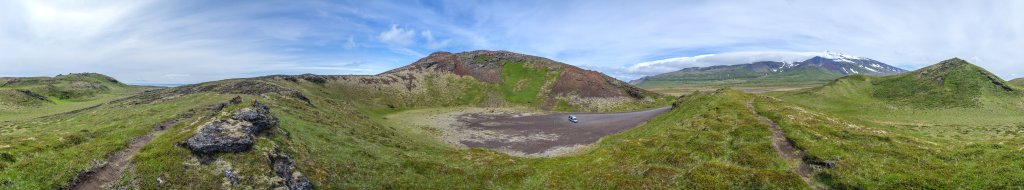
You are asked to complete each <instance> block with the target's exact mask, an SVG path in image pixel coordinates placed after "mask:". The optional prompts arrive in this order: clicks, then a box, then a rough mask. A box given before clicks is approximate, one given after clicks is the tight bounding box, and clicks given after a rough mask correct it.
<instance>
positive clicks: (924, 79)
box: [772, 58, 1024, 126]
mask: <svg viewBox="0 0 1024 190" xmlns="http://www.w3.org/2000/svg"><path fill="white" fill-rule="evenodd" d="M772 96H775V97H779V98H781V99H784V100H786V101H788V102H793V103H797V104H799V105H801V106H805V107H809V108H815V109H818V110H823V111H827V112H832V113H837V114H839V115H842V116H848V119H851V120H866V121H871V122H882V123H900V124H904V123H906V124H925V123H927V124H934V125H949V126H953V125H1005V124H1007V123H1014V122H1018V120H1019V119H1017V118H1020V117H1021V116H1024V115H1022V114H1024V113H1022V112H1020V110H1024V93H1022V91H1021V89H1020V88H1019V87H1014V86H1010V85H1007V82H1006V81H1003V80H1002V79H1000V78H999V77H997V76H995V75H993V74H992V73H990V72H988V71H986V70H985V69H983V68H981V67H978V66H975V65H973V64H971V63H968V62H966V61H964V60H961V59H957V58H953V59H949V60H945V61H942V62H940V63H937V64H935V65H932V66H928V67H925V68H922V69H919V70H917V71H913V72H907V73H903V74H899V75H894V76H887V77H872V76H864V75H852V76H847V77H843V78H840V79H837V80H835V81H833V82H831V83H829V84H827V85H825V86H822V87H817V88H812V89H807V90H801V91H795V92H782V93H773V94H772ZM950 115H956V116H958V117H950ZM964 118H969V119H964Z"/></svg>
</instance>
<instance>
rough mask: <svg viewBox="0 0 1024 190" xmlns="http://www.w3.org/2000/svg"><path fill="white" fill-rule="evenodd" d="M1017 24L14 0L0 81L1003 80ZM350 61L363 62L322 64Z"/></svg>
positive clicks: (733, 8)
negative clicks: (509, 66) (942, 66)
mask: <svg viewBox="0 0 1024 190" xmlns="http://www.w3.org/2000/svg"><path fill="white" fill-rule="evenodd" d="M228 5H230V6H228ZM538 5H543V6H538ZM309 13H313V14H309ZM1021 18H1024V1H975V0H953V1H944V2H943V3H934V2H928V1H884V0H865V1H853V0H851V1H843V0H840V1H812V0H766V1H763V0H757V1H754V0H751V1H745V0H740V1H700V2H694V1H661V0H653V1H639V2H625V1H617V0H607V1H605V0H598V1H583V0H566V1H534V2H522V1H483V2H474V1H441V2H438V3H409V2H405V1H305V2H291V1H276V2H275V1H249V2H245V3H222V2H217V1H198V2H194V1H168V0H139V1H110V2H104V1H27V0H25V1H19V0H12V1H0V52H2V53H0V68H3V69H0V75H4V76H12V75H13V76H26V75H56V74H59V73H68V72H85V71H91V72H101V73H105V74H109V75H112V76H114V77H115V78H118V79H121V80H122V81H142V80H164V81H154V82H167V83H183V82H201V81H209V80H217V79H224V78H232V77H251V76H255V75H259V74H293V73H306V72H313V73H319V74H352V73H359V74H367V73H368V74H373V72H380V71H385V70H388V69H391V68H394V67H399V66H402V65H405V64H408V63H411V62H413V61H415V60H416V59H419V58H421V57H422V56H425V54H428V53H429V52H430V51H452V52H461V51H469V50H475V49H495V50H509V51H515V52H520V53H526V54H532V55H538V56H543V57H548V58H551V59H554V60H558V61H562V62H565V63H569V64H575V65H580V66H585V67H587V68H594V69H597V70H598V71H602V72H607V73H609V75H612V76H616V77H618V78H620V79H631V78H630V77H636V76H637V75H640V74H650V73H654V72H659V71H664V70H669V69H673V68H678V67H686V66H702V65H705V66H706V64H714V63H728V62H732V61H744V60H742V58H741V57H742V56H743V55H742V54H737V53H730V52H747V53H750V52H818V51H823V50H834V51H838V52H844V53H851V54H855V55H859V56H864V57H870V58H872V59H876V60H879V61H882V62H885V63H889V64H891V65H894V66H898V67H901V68H905V69H915V68H920V67H923V66H926V65H929V64H933V63H936V62H938V61H941V60H944V59H948V58H951V57H962V58H969V60H970V61H972V62H974V63H976V64H978V65H980V66H982V67H985V68H987V69H989V70H991V71H993V72H995V73H996V74H998V75H1000V76H1001V77H1004V78H1010V77H1013V76H1020V75H1019V74H1017V73H1022V72H1021V71H1024V62H1022V61H1020V60H1024V54H1021V53H1018V52H1017V51H1018V49H1020V47H1019V46H1020V45H1021V44H1024V22H1022V21H1021ZM400 26H401V27H400ZM339 42H340V43H341V44H339ZM705 54H716V56H710V57H706V58H700V59H698V55H705ZM725 55H731V56H725ZM680 56H684V57H689V58H680V59H678V60H675V61H669V60H663V61H655V60H661V59H664V58H670V57H680ZM750 56H755V57H756V56H763V55H750ZM712 58H714V59H712ZM725 58H730V59H725ZM718 59H724V60H718ZM736 59H739V60H736ZM357 60H358V61H366V62H367V63H368V64H365V65H358V66H337V65H336V64H333V63H347V62H353V61H357ZM643 62H650V63H646V64H642V65H636V66H634V64H636V63H643ZM329 67H330V68H333V67H344V68H345V69H326V68H329ZM315 68H324V70H315ZM348 68H351V69H348ZM356 70H358V71H356ZM165 74H189V75H190V77H180V78H175V79H173V80H171V79H162V78H161V77H158V76H162V75H165ZM154 76H157V77H154ZM154 78H157V79H154Z"/></svg>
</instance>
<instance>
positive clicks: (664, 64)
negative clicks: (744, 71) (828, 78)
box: [621, 51, 825, 75]
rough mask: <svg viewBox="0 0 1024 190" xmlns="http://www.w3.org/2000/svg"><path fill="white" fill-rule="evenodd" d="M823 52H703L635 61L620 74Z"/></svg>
mask: <svg viewBox="0 0 1024 190" xmlns="http://www.w3.org/2000/svg"><path fill="white" fill-rule="evenodd" d="M824 54H825V53H823V52H787V51H764V52H728V53H720V54H704V55H697V56H690V57H674V58H668V59H661V60H654V61H647V62H641V63H637V64H635V65H632V66H629V67H626V68H625V70H624V71H623V72H621V74H629V75H656V74H661V73H666V72H672V71H677V70H680V69H684V68H689V67H707V66H714V65H736V64H745V63H753V62H758V61H777V62H799V61H804V60H807V59H810V58H812V57H814V56H822V55H824Z"/></svg>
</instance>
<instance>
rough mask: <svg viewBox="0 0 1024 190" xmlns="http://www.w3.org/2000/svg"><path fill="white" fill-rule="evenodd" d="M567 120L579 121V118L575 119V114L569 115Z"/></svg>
mask: <svg viewBox="0 0 1024 190" xmlns="http://www.w3.org/2000/svg"><path fill="white" fill-rule="evenodd" d="M569 122H572V123H579V122H580V120H579V119H576V116H575V115H569Z"/></svg>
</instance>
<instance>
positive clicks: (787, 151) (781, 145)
mask: <svg viewBox="0 0 1024 190" xmlns="http://www.w3.org/2000/svg"><path fill="white" fill-rule="evenodd" d="M747 109H750V112H751V113H753V114H754V115H756V116H757V118H758V119H759V120H761V122H764V123H766V124H768V125H769V126H770V127H769V129H770V130H771V131H772V147H773V148H775V151H778V152H779V154H780V155H782V158H784V159H786V161H789V162H796V163H798V164H797V166H796V168H795V172H796V173H797V174H798V175H800V178H801V179H803V180H804V182H807V185H809V186H811V188H814V189H824V188H822V187H821V186H817V185H816V184H815V183H814V180H813V178H811V177H812V176H811V174H813V173H814V168H812V167H811V165H809V164H807V163H806V162H804V161H803V157H804V156H806V153H804V152H803V151H801V150H799V149H797V148H796V146H793V143H790V142H789V140H787V139H786V136H785V134H784V133H782V128H779V124H776V123H775V121H772V120H771V119H768V117H765V116H763V115H761V114H760V113H757V110H756V109H754V103H753V102H748V103H747Z"/></svg>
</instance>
